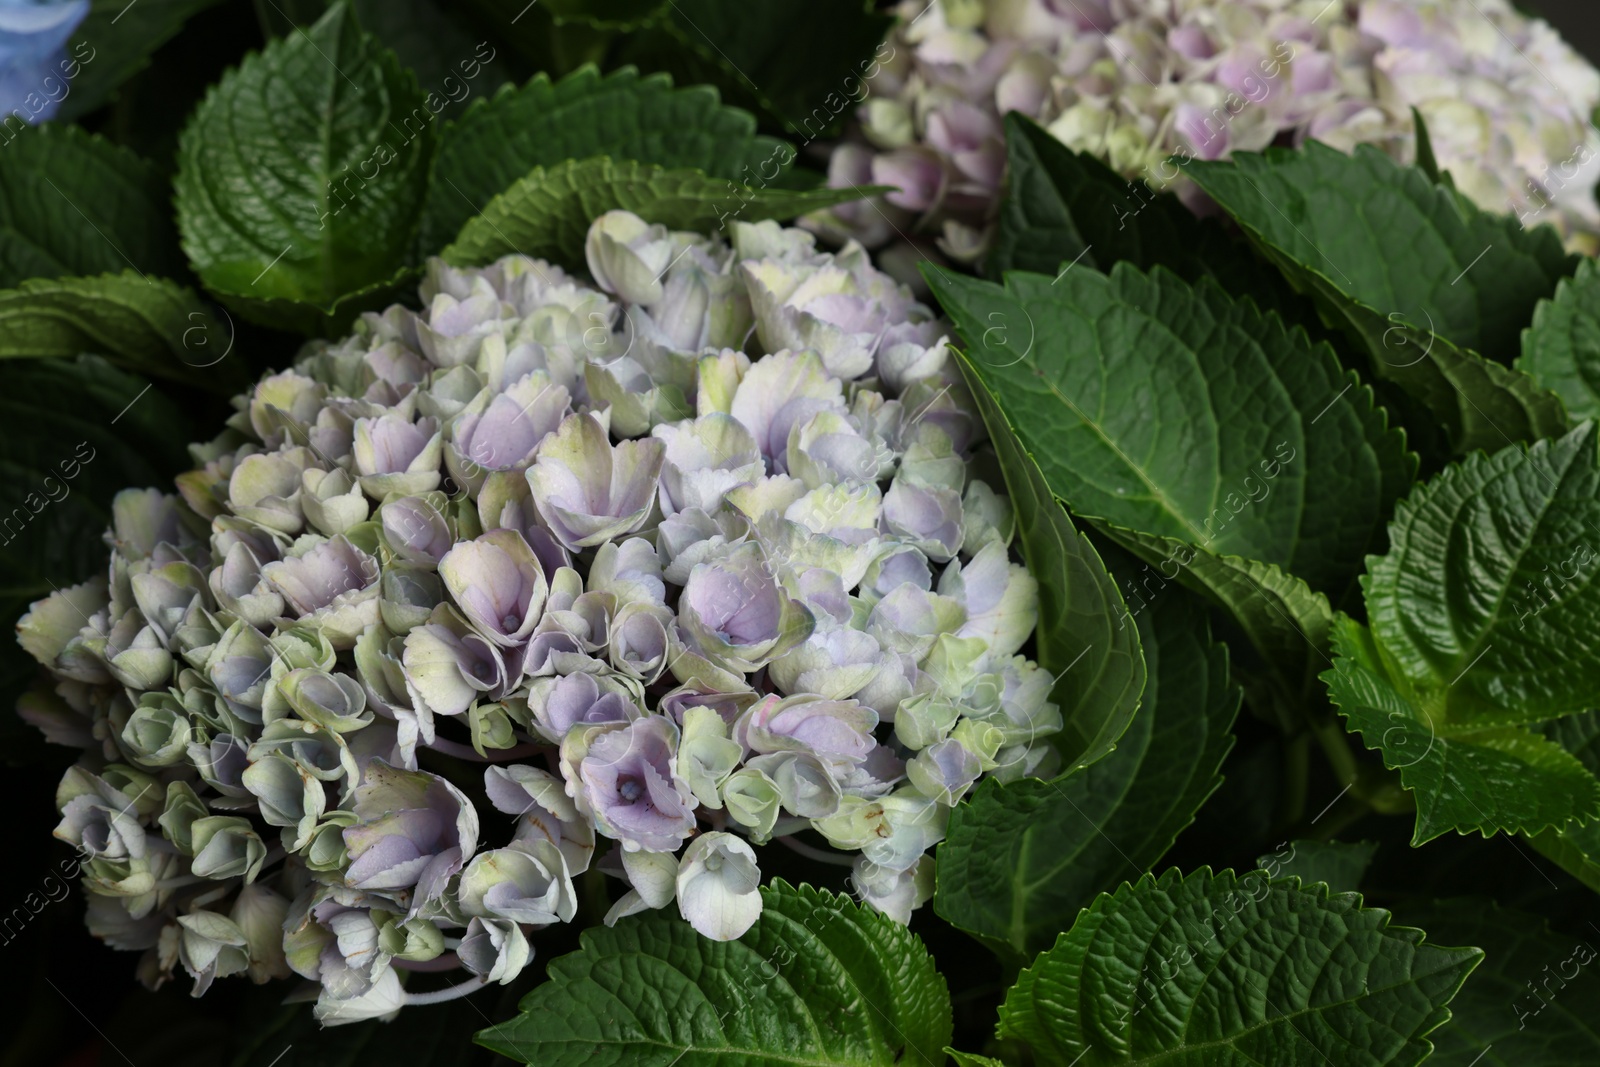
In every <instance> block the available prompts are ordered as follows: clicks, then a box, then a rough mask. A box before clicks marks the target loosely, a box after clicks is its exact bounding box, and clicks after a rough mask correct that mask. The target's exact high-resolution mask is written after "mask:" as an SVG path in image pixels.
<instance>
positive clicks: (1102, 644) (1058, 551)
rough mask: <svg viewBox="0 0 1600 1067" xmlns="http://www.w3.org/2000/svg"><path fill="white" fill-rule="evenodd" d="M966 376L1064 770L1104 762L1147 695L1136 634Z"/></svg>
mask: <svg viewBox="0 0 1600 1067" xmlns="http://www.w3.org/2000/svg"><path fill="white" fill-rule="evenodd" d="M961 366H962V373H963V375H964V376H965V377H966V380H967V385H968V387H969V388H970V389H971V390H972V395H973V398H974V399H975V400H976V402H977V404H978V408H979V410H980V411H981V412H982V413H983V421H984V423H985V425H986V426H987V427H988V430H989V437H990V439H991V440H993V441H994V445H995V451H996V453H997V454H998V456H999V458H1000V466H1001V469H1002V470H1003V471H1004V473H1005V479H1006V489H1007V490H1008V492H1009V494H1010V497H1011V505H1012V507H1013V508H1014V509H1015V511H1016V516H1017V537H1018V539H1019V540H1020V541H1021V542H1022V551H1023V555H1024V557H1025V558H1026V560H1027V562H1028V569H1029V570H1030V571H1031V572H1032V574H1033V576H1034V578H1035V579H1037V580H1038V583H1039V629H1038V632H1037V637H1036V640H1037V643H1038V648H1039V654H1038V662H1039V663H1040V665H1041V666H1043V667H1044V669H1045V670H1047V671H1049V672H1051V674H1053V675H1055V676H1056V684H1055V689H1054V692H1053V699H1054V700H1055V702H1056V705H1057V706H1058V707H1059V708H1060V709H1061V714H1062V717H1063V719H1064V720H1065V721H1064V723H1063V726H1062V731H1061V733H1060V734H1059V735H1057V736H1056V738H1055V739H1054V740H1055V742H1056V745H1057V747H1058V748H1059V749H1061V752H1062V756H1063V757H1064V758H1065V760H1066V762H1067V765H1068V766H1069V768H1071V767H1083V766H1087V765H1088V764H1091V763H1093V762H1094V761H1096V760H1098V759H1100V758H1101V757H1102V756H1104V755H1105V754H1106V753H1108V752H1110V751H1111V750H1112V748H1113V747H1114V746H1115V745H1116V744H1117V739H1118V738H1120V737H1121V736H1122V735H1123V731H1125V730H1127V728H1128V724H1129V722H1130V721H1132V720H1133V719H1134V717H1135V716H1134V712H1135V711H1137V710H1138V708H1139V703H1140V699H1141V694H1143V692H1144V690H1145V686H1146V674H1147V668H1146V664H1145V660H1144V656H1143V655H1142V654H1141V652H1140V640H1139V633H1140V631H1139V629H1138V628H1137V627H1135V626H1130V625H1129V624H1128V620H1129V617H1130V616H1129V612H1128V608H1127V605H1126V604H1125V603H1124V602H1123V599H1122V597H1121V596H1120V595H1118V593H1117V586H1116V582H1115V581H1114V580H1113V579H1112V577H1111V575H1110V574H1108V573H1107V572H1106V567H1105V564H1104V563H1103V562H1102V561H1101V559H1100V556H1099V554H1098V553H1096V552H1095V550H1094V546H1093V545H1091V544H1090V543H1089V542H1088V541H1087V540H1086V539H1085V538H1084V537H1083V535H1082V534H1080V533H1079V532H1078V531H1077V529H1075V528H1074V527H1073V525H1072V519H1071V518H1070V517H1069V516H1068V515H1067V512H1066V510H1065V509H1064V508H1063V507H1062V506H1061V505H1060V504H1059V503H1057V501H1056V498H1055V497H1054V496H1053V495H1051V493H1050V487H1049V486H1048V485H1046V484H1045V480H1044V475H1042V474H1041V473H1040V472H1039V465H1038V464H1037V463H1036V462H1034V459H1033V457H1032V456H1030V455H1029V454H1028V453H1027V451H1026V450H1025V449H1024V448H1023V446H1022V443H1021V442H1020V441H1019V440H1018V439H1017V434H1016V431H1015V430H1014V429H1013V428H1012V426H1011V423H1010V422H1009V421H1007V419H1006V417H1005V415H1004V414H1003V413H1002V412H1001V411H1000V409H999V408H998V407H997V406H996V405H995V402H994V398H993V397H991V396H990V395H989V393H988V390H987V389H985V388H984V386H983V385H982V384H981V383H980V382H979V381H977V380H976V377H975V375H974V374H973V371H972V368H971V366H970V365H969V364H968V363H967V361H966V359H965V358H964V357H963V358H962V360H961Z"/></svg>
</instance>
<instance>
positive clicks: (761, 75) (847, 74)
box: [619, 0, 894, 143]
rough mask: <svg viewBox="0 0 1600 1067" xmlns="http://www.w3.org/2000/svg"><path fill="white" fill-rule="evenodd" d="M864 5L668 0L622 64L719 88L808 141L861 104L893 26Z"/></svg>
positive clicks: (884, 57) (855, 1)
mask: <svg viewBox="0 0 1600 1067" xmlns="http://www.w3.org/2000/svg"><path fill="white" fill-rule="evenodd" d="M873 7H874V5H873V4H872V3H870V2H869V0H766V2H764V3H763V4H762V5H761V9H760V10H761V17H760V18H752V17H751V13H750V8H749V5H748V4H746V3H743V2H742V0H673V3H671V4H669V5H667V6H666V8H665V12H664V13H665V18H664V19H663V20H662V21H661V23H660V24H659V25H658V26H657V27H655V28H654V29H653V30H651V31H647V32H643V33H638V34H634V35H632V36H630V37H627V38H624V39H623V41H622V51H621V53H620V56H619V59H620V61H621V62H626V63H636V64H638V65H639V66H641V67H643V68H645V69H647V70H665V71H668V72H670V73H671V74H672V76H673V77H674V78H675V79H677V81H678V82H679V83H680V84H684V85H693V84H697V83H701V82H705V83H709V84H711V85H715V86H716V87H717V88H718V89H720V90H722V95H723V96H724V97H726V98H727V99H728V100H729V101H731V102H733V103H736V104H738V105H739V106H741V107H746V108H751V109H753V110H759V111H762V112H764V113H765V114H766V115H767V116H769V117H770V118H772V119H773V120H775V121H776V122H777V123H778V124H779V125H780V126H782V127H783V128H784V129H786V130H788V131H789V132H790V133H792V134H794V135H796V136H800V137H804V138H805V139H806V141H807V142H808V143H809V142H810V141H813V140H816V139H817V138H819V137H822V136H824V135H825V134H829V133H831V132H833V131H834V130H835V129H836V128H837V127H838V126H839V125H840V124H842V123H843V121H844V120H845V119H846V118H847V117H849V115H851V114H852V113H853V112H854V111H855V109H856V108H857V107H858V106H859V105H860V104H861V102H862V101H863V100H864V99H865V98H866V96H867V94H868V92H869V91H870V88H871V84H870V83H871V82H872V80H873V79H874V78H875V77H876V76H877V75H878V73H879V72H880V70H881V67H882V64H883V63H886V62H888V61H890V60H891V59H893V57H894V48H893V46H892V45H890V44H888V43H886V42H885V41H884V37H885V36H886V35H887V34H888V30H889V27H890V26H891V25H893V23H894V19H893V18H892V17H890V16H887V15H880V14H877V13H876V12H875V11H874V10H873Z"/></svg>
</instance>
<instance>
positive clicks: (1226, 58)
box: [807, 0, 1600, 262]
mask: <svg viewBox="0 0 1600 1067" xmlns="http://www.w3.org/2000/svg"><path fill="white" fill-rule="evenodd" d="M899 14H900V16H901V18H900V23H899V26H898V28H897V29H896V30H895V36H894V37H893V38H892V40H893V42H894V44H895V45H896V46H897V47H896V49H895V52H894V57H893V59H891V60H890V61H889V62H887V63H885V64H884V65H883V72H882V73H881V74H880V75H879V77H878V78H877V79H875V81H874V83H873V89H874V93H873V96H872V97H871V98H869V99H868V100H867V101H866V103H865V105H864V106H863V107H862V108H860V109H859V113H858V117H859V120H860V131H859V133H860V137H861V138H863V139H864V142H865V143H863V141H862V140H852V141H847V142H846V143H844V144H841V145H839V146H838V147H837V148H836V149H835V151H834V153H833V156H832V158H831V160H830V164H829V180H830V184H832V185H835V186H839V187H847V186H856V185H865V184H882V185H892V186H896V187H898V189H899V192H896V193H891V194H888V195H887V197H886V198H885V199H886V201H887V203H881V202H880V203H864V202H858V203H855V204H851V205H847V206H844V207H841V208H837V209H835V210H833V211H831V212H826V213H821V214H819V215H817V216H815V217H813V218H811V219H808V220H807V225H808V226H811V227H812V228H814V229H817V230H818V231H819V232H823V233H828V234H831V235H838V234H848V235H850V236H854V237H856V238H858V239H859V240H861V241H862V242H863V243H865V244H866V245H867V246H868V247H869V248H877V247H880V246H881V245H883V244H885V243H887V242H889V241H890V240H891V239H892V238H894V237H895V236H896V232H897V231H899V232H904V233H914V232H923V233H927V232H934V233H938V234H940V238H939V245H940V247H941V248H942V249H943V250H944V251H945V252H946V253H947V254H948V255H950V256H951V257H952V258H954V259H957V260H960V261H963V262H970V261H971V260H973V259H976V258H977V257H979V256H980V255H982V254H983V251H984V248H985V245H986V240H987V237H988V233H989V223H990V222H991V220H992V217H993V210H994V205H995V201H996V199H997V198H998V196H999V195H1000V185H1001V179H1002V176H1003V172H1004V170H1005V146H1004V143H1003V132H1002V126H1001V119H1002V117H1003V116H1004V115H1005V114H1006V113H1008V112H1010V111H1019V112H1022V113H1023V114H1025V115H1027V116H1028V117H1029V118H1032V119H1034V120H1035V121H1037V122H1039V123H1041V124H1043V125H1045V126H1046V127H1047V128H1048V129H1049V130H1050V132H1051V133H1052V134H1053V135H1054V136H1055V137H1056V138H1057V139H1059V140H1060V141H1061V142H1063V143H1064V144H1066V145H1068V146H1069V147H1071V148H1073V149H1076V150H1078V151H1082V152H1088V153H1091V154H1093V155H1095V156H1098V157H1100V158H1102V159H1104V160H1105V161H1106V162H1107V163H1109V164H1110V166H1111V167H1112V168H1113V169H1115V170H1117V171H1119V172H1120V173H1122V174H1124V175H1126V176H1127V177H1129V178H1130V179H1132V178H1142V179H1143V180H1144V181H1145V182H1147V183H1148V184H1149V185H1151V186H1153V187H1155V188H1157V189H1166V188H1171V189H1172V190H1173V191H1175V192H1177V193H1178V194H1179V195H1180V196H1183V197H1184V198H1185V199H1186V200H1187V201H1188V202H1190V203H1191V204H1192V205H1195V206H1199V204H1200V203H1201V202H1202V201H1203V198H1202V197H1200V196H1199V195H1198V193H1197V190H1196V189H1195V187H1194V186H1193V184H1192V183H1191V182H1189V181H1188V180H1187V177H1186V175H1185V174H1184V173H1183V170H1182V166H1183V164H1184V163H1186V162H1187V161H1188V160H1189V159H1191V158H1200V159H1216V158H1219V157H1222V156H1225V155H1227V154H1228V153H1229V152H1232V151H1259V150H1261V149H1264V148H1266V147H1268V146H1269V145H1275V144H1276V145H1284V144H1290V145H1297V144H1300V143H1301V142H1303V141H1304V140H1306V139H1315V140H1319V141H1322V142H1325V143H1327V144H1330V145H1333V146H1334V147H1337V148H1340V149H1343V150H1344V151H1350V150H1352V149H1353V148H1354V146H1355V145H1357V144H1363V143H1365V144H1373V145H1377V146H1379V147H1380V148H1382V149H1383V150H1385V151H1387V152H1389V153H1390V154H1391V155H1393V156H1395V157H1396V158H1398V159H1400V160H1401V161H1403V162H1411V161H1412V157H1413V154H1414V151H1415V148H1414V139H1413V136H1412V132H1413V131H1412V126H1413V121H1412V116H1411V108H1413V107H1415V108H1416V109H1417V110H1418V111H1419V112H1420V113H1421V114H1422V116H1423V118H1424V120H1425V121H1426V123H1427V126H1428V132H1429V134H1430V136H1431V138H1432V143H1433V149H1434V154H1435V156H1436V157H1437V159H1438V162H1439V165H1440V166H1441V167H1442V168H1444V169H1446V170H1448V171H1449V172H1450V173H1451V176H1452V177H1453V178H1454V180H1455V182H1456V185H1457V187H1458V188H1459V189H1460V190H1461V191H1462V192H1463V193H1465V194H1466V195H1467V196H1469V197H1470V198H1471V199H1472V200H1474V201H1475V202H1476V203H1477V204H1479V205H1480V206H1481V207H1483V208H1485V209H1487V210H1491V211H1501V212H1506V211H1509V212H1511V213H1513V214H1516V215H1517V216H1518V217H1519V218H1521V219H1523V220H1524V221H1525V222H1527V223H1528V224H1530V225H1531V224H1534V223H1545V222H1549V223H1553V224H1554V225H1556V226H1557V228H1558V229H1560V230H1561V232H1562V233H1563V235H1564V236H1565V237H1566V238H1567V240H1568V243H1569V244H1570V245H1572V246H1573V247H1574V248H1575V249H1579V250H1582V251H1586V252H1590V253H1593V252H1595V251H1597V250H1600V236H1597V235H1600V207H1597V205H1596V202H1595V184H1596V180H1597V178H1600V133H1597V132H1596V130H1595V129H1594V127H1593V125H1592V124H1591V122H1590V118H1591V115H1592V113H1593V112H1594V110H1595V107H1596V105H1597V104H1600V73H1597V72H1596V71H1595V69H1594V68H1593V67H1592V66H1591V65H1590V64H1589V63H1588V62H1587V61H1585V60H1584V59H1583V58H1582V57H1580V56H1578V55H1577V54H1576V53H1575V52H1573V51H1572V49H1571V48H1569V47H1568V46H1567V44H1566V43H1565V42H1564V41H1562V40H1561V38H1560V36H1559V35H1558V34H1557V33H1556V31H1555V30H1553V29H1552V28H1551V27H1550V26H1549V25H1548V24H1547V23H1545V22H1543V21H1540V20H1538V19H1532V18H1528V17H1526V16H1524V15H1522V14H1521V13H1519V12H1517V11H1516V10H1515V9H1514V8H1513V7H1512V6H1511V4H1510V3H1509V0H1359V2H1353V0H903V2H902V3H901V5H900V8H899ZM1172 157H1176V158H1172Z"/></svg>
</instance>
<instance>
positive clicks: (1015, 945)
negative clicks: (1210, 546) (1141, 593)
mask: <svg viewBox="0 0 1600 1067" xmlns="http://www.w3.org/2000/svg"><path fill="white" fill-rule="evenodd" d="M1136 625H1137V626H1138V629H1139V634H1140V639H1141V643H1142V645H1143V648H1144V653H1145V660H1146V663H1147V665H1148V667H1149V670H1150V677H1149V681H1148V682H1147V683H1146V685H1145V697H1144V703H1143V707H1142V708H1141V710H1140V712H1139V714H1138V715H1136V716H1134V719H1133V723H1132V724H1131V725H1130V726H1129V727H1128V731H1127V733H1125V734H1123V736H1122V739H1121V740H1120V741H1119V742H1118V743H1117V748H1116V751H1114V752H1112V753H1111V754H1110V755H1109V756H1107V757H1105V758H1104V759H1102V760H1100V761H1099V762H1098V763H1095V764H1092V765H1090V766H1088V767H1083V768H1079V769H1074V770H1071V771H1069V772H1068V773H1066V774H1064V775H1062V776H1061V777H1059V778H1056V779H1053V780H1049V781H1046V780H1043V779H1039V778H1025V779H1022V780H1021V781H1017V782H1012V783H1010V784H1008V785H1004V786H1002V785H1000V784H999V783H997V782H987V783H985V784H984V785H983V786H982V787H980V788H979V789H978V791H977V792H976V793H975V794H974V795H973V796H972V797H970V798H969V799H968V800H966V801H965V802H964V803H962V804H959V805H957V807H956V808H955V810H954V811H953V812H951V815H950V827H949V830H948V831H947V833H946V836H945V840H944V842H943V843H942V844H941V845H940V846H939V852H938V891H937V893H936V895H935V897H934V908H935V910H937V911H938V913H939V914H940V915H942V916H944V917H945V918H946V919H948V920H950V922H952V923H954V924H955V925H956V926H959V927H960V928H961V929H963V930H966V931H967V932H968V933H971V934H976V935H977V936H979V937H981V938H983V939H984V940H985V941H986V942H989V943H991V944H993V945H996V946H997V947H998V948H1000V949H1001V950H1002V951H1004V952H1005V953H1006V954H1007V955H1010V956H1012V957H1014V958H1016V959H1017V961H1018V962H1019V963H1025V962H1027V960H1029V959H1031V958H1032V957H1033V956H1034V955H1035V954H1036V953H1038V952H1039V951H1041V950H1043V949H1045V948H1048V947H1049V946H1050V945H1051V944H1053V943H1054V942H1055V939H1056V936H1057V934H1059V933H1060V932H1061V931H1062V930H1063V929H1065V928H1067V927H1068V926H1070V925H1072V920H1073V919H1074V918H1076V917H1077V914H1078V911H1079V909H1080V908H1084V907H1087V906H1088V905H1089V904H1090V902H1092V901H1093V900H1094V897H1095V895H1096V894H1098V893H1100V892H1103V891H1106V890H1109V889H1112V888H1114V887H1115V886H1116V885H1117V883H1119V882H1122V881H1126V880H1128V879H1130V878H1136V877H1138V876H1139V875H1140V874H1143V873H1144V872H1145V871H1147V870H1149V869H1150V868H1151V867H1153V866H1154V865H1155V864H1156V863H1157V861H1159V860H1160V859H1161V857H1162V855H1163V854H1164V853H1165V852H1166V851H1167V849H1168V848H1169V847H1171V845H1172V842H1173V840H1174V839H1175V838H1176V837H1177V835H1178V833H1179V831H1181V830H1183V828H1184V827H1186V826H1188V825H1189V823H1190V822H1192V821H1193V820H1194V814H1195V812H1196V811H1198V810H1199V808H1200V805H1201V804H1203V803H1205V800H1206V798H1207V797H1209V796H1210V795H1211V793H1212V792H1213V791H1214V790H1215V789H1216V788H1217V786H1218V785H1220V784H1221V783H1222V776H1221V767H1222V760H1223V757H1224V756H1226V755H1227V754H1228V750H1229V749H1231V748H1232V747H1233V733H1232V726H1233V719H1234V716H1235V715H1236V714H1237V713H1238V710H1239V698H1240V693H1239V689H1238V687H1237V686H1235V685H1233V684H1232V683H1231V682H1230V681H1229V680H1228V654H1227V650H1226V648H1225V647H1224V646H1222V645H1220V644H1213V643H1212V642H1211V628H1210V626H1209V624H1208V623H1207V620H1206V615H1205V609H1204V607H1203V606H1202V605H1200V604H1199V603H1198V602H1197V601H1196V600H1195V599H1194V598H1193V597H1191V596H1189V595H1187V594H1184V593H1179V592H1176V591H1174V592H1172V593H1171V594H1169V595H1167V596H1164V597H1162V598H1160V599H1159V600H1158V601H1156V602H1155V603H1154V605H1153V606H1152V607H1151V608H1150V609H1149V610H1148V611H1144V612H1141V613H1140V614H1139V615H1138V616H1137V622H1136Z"/></svg>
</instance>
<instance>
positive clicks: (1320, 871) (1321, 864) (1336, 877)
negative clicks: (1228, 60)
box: [1256, 841, 1378, 893]
mask: <svg viewBox="0 0 1600 1067" xmlns="http://www.w3.org/2000/svg"><path fill="white" fill-rule="evenodd" d="M1377 851H1378V843H1377V842H1376V841H1291V842H1289V844H1288V847H1287V848H1281V849H1279V850H1278V851H1277V852H1274V853H1272V855H1270V856H1262V857H1261V858H1260V859H1259V860H1257V861H1256V862H1257V866H1258V867H1259V868H1260V869H1261V870H1263V871H1266V872H1267V877H1268V878H1271V879H1273V880H1274V881H1277V880H1278V879H1279V878H1298V879H1300V882H1301V884H1302V885H1310V884H1312V883H1313V882H1322V883H1323V884H1324V885H1326V886H1327V887H1328V888H1329V889H1331V890H1332V891H1333V892H1335V893H1354V892H1355V891H1356V890H1357V889H1359V888H1361V876H1362V875H1364V874H1366V873H1367V866H1368V865H1369V864H1370V863H1371V862H1372V857H1373V854H1374V853H1376V852H1377Z"/></svg>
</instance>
